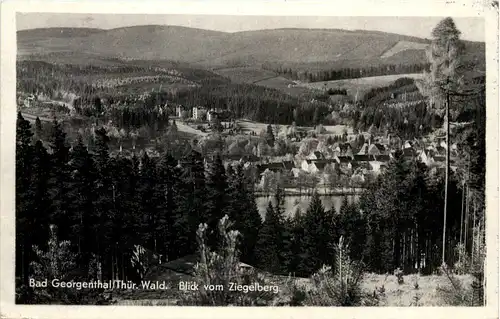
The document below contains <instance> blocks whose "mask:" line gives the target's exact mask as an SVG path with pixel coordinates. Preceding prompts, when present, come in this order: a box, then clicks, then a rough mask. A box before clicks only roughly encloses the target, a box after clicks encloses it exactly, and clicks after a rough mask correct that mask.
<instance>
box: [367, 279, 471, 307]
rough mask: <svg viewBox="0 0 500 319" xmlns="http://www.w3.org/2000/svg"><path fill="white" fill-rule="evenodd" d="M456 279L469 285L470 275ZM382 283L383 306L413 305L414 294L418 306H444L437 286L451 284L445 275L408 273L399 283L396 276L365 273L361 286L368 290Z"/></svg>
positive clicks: (371, 290)
mask: <svg viewBox="0 0 500 319" xmlns="http://www.w3.org/2000/svg"><path fill="white" fill-rule="evenodd" d="M417 278H418V289H415V285H414V283H415V280H416V279H417ZM457 279H459V280H460V282H462V284H463V285H464V286H470V284H471V283H472V277H470V276H457ZM382 285H384V288H385V294H386V300H385V304H384V305H385V306H389V307H407V306H413V305H415V304H414V303H415V299H414V298H415V296H417V297H418V298H419V301H418V305H419V306H427V307H433V306H446V302H445V300H443V298H442V296H441V295H440V292H439V291H438V289H439V288H445V287H449V286H450V285H451V283H450V281H449V279H448V278H447V277H446V276H445V275H442V276H438V275H432V276H420V277H418V276H417V275H409V276H404V283H403V284H402V285H399V284H398V282H397V278H396V276H392V275H391V276H388V277H387V280H385V275H377V274H367V275H365V278H364V280H363V284H362V287H363V289H365V290H366V291H368V292H373V290H374V289H375V288H376V287H378V288H380V287H381V286H382Z"/></svg>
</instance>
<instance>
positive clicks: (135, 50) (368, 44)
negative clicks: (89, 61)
mask: <svg viewBox="0 0 500 319" xmlns="http://www.w3.org/2000/svg"><path fill="white" fill-rule="evenodd" d="M17 36H18V54H19V55H26V54H45V53H51V52H78V53H80V54H81V53H86V54H92V55H99V56H103V57H120V58H129V59H145V60H172V61H179V62H186V63H190V64H197V65H200V66H204V67H211V68H216V67H224V66H226V67H227V66H243V65H245V66H248V65H261V64H263V63H267V62H271V63H273V62H278V63H290V64H315V63H318V64H324V63H332V64H337V63H346V62H349V61H353V62H354V61H355V63H362V64H363V61H370V64H374V63H375V64H376V63H381V64H383V63H399V61H400V62H402V63H422V62H425V52H424V49H425V47H426V45H427V44H428V43H429V40H427V39H420V38H416V37H410V36H404V35H398V34H392V33H384V32H379V31H365V30H354V31H348V30H338V29H274V30H258V31H244V32H235V33H226V32H219V31H210V30H202V29H194V28H187V27H179V26H159V25H150V26H133V27H125V28H117V29H111V30H101V29H78V28H52V29H51V28H49V29H34V30H23V31H19V32H18V34H17ZM468 44H469V49H471V50H472V51H471V52H469V54H470V55H471V56H473V57H475V58H478V59H479V60H481V59H483V60H484V43H477V42H468Z"/></svg>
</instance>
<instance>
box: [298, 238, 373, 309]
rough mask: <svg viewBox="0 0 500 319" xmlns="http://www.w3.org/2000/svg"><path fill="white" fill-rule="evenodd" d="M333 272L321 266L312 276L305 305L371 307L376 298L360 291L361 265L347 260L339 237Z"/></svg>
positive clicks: (347, 254)
mask: <svg viewBox="0 0 500 319" xmlns="http://www.w3.org/2000/svg"><path fill="white" fill-rule="evenodd" d="M335 248H336V256H335V260H336V262H335V270H333V269H332V267H329V266H323V268H322V269H320V270H319V271H318V272H317V273H315V274H314V275H313V276H312V278H311V279H312V284H313V288H312V289H311V290H310V291H308V292H307V293H306V295H307V297H306V304H307V305H311V306H362V305H367V303H368V304H369V305H373V303H374V301H375V299H376V298H373V297H372V296H370V295H367V294H365V293H364V292H363V291H362V289H361V281H362V279H363V270H362V267H361V264H358V263H356V262H353V261H352V260H351V259H350V258H349V249H348V246H346V245H345V244H344V239H343V237H340V240H339V243H338V244H337V245H336V247H335Z"/></svg>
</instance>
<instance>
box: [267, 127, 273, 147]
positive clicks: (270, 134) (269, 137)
mask: <svg viewBox="0 0 500 319" xmlns="http://www.w3.org/2000/svg"><path fill="white" fill-rule="evenodd" d="M265 136H266V142H267V145H269V146H271V147H274V141H275V138H274V133H273V128H272V126H271V124H269V125H268V126H267V128H266V135H265Z"/></svg>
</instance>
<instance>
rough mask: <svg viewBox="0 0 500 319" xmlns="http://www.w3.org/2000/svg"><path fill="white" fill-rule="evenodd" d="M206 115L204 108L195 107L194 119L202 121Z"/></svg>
mask: <svg viewBox="0 0 500 319" xmlns="http://www.w3.org/2000/svg"><path fill="white" fill-rule="evenodd" d="M205 114H207V110H206V108H204V107H202V106H195V107H193V119H195V120H201V119H202V118H203V116H204V115H205Z"/></svg>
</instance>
